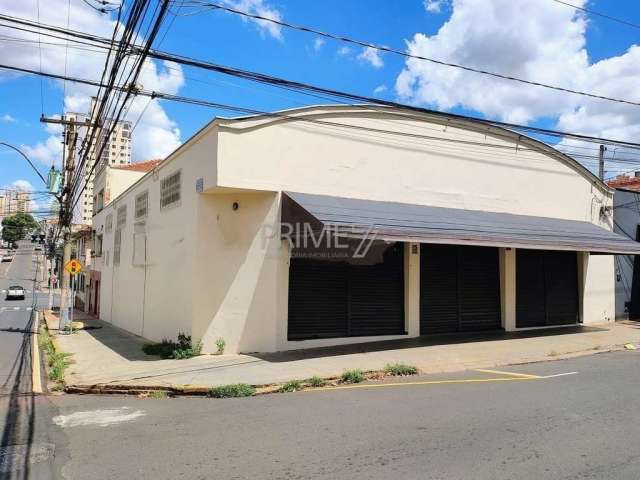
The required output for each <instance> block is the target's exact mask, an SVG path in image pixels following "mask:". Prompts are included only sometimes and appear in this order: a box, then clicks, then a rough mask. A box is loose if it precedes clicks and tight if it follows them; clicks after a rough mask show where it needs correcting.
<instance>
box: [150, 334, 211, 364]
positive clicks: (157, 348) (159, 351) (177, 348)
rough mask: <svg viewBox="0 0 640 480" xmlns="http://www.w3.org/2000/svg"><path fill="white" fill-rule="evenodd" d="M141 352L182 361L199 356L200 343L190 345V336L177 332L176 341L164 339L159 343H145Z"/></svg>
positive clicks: (200, 350)
mask: <svg viewBox="0 0 640 480" xmlns="http://www.w3.org/2000/svg"><path fill="white" fill-rule="evenodd" d="M142 351H143V352H144V353H146V354H147V355H158V356H160V357H162V358H174V359H178V360H181V359H184V358H191V357H195V356H198V355H200V353H201V352H202V342H198V343H196V344H195V345H192V344H191V336H190V335H185V334H184V333H182V332H178V341H177V342H173V341H171V340H167V339H166V338H164V339H163V340H162V341H161V342H160V343H145V344H144V345H143V346H142Z"/></svg>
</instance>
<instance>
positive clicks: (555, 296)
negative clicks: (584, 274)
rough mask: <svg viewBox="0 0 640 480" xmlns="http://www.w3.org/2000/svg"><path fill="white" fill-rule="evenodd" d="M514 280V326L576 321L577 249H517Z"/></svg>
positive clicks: (538, 325) (537, 325)
mask: <svg viewBox="0 0 640 480" xmlns="http://www.w3.org/2000/svg"><path fill="white" fill-rule="evenodd" d="M516 282H517V283H516V327H518V328H526V327H542V326H552V325H571V324H574V323H577V322H578V321H579V315H578V258H577V254H576V252H561V251H545V250H518V251H517V253H516Z"/></svg>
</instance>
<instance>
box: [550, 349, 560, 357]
mask: <svg viewBox="0 0 640 480" xmlns="http://www.w3.org/2000/svg"><path fill="white" fill-rule="evenodd" d="M558 355H562V354H561V353H560V352H558V351H556V350H551V351H550V352H549V354H548V356H550V357H557V356H558Z"/></svg>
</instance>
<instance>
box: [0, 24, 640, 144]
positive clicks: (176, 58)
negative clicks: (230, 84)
mask: <svg viewBox="0 0 640 480" xmlns="http://www.w3.org/2000/svg"><path fill="white" fill-rule="evenodd" d="M0 20H5V21H10V22H16V23H19V24H21V25H29V26H36V27H39V28H42V29H45V30H50V31H54V32H57V33H62V34H65V35H70V36H72V37H78V38H82V39H83V40H89V41H93V42H96V43H102V44H103V45H105V44H109V42H110V41H109V40H108V39H105V38H103V37H99V36H96V35H88V34H85V33H83V32H77V31H74V30H70V31H69V30H65V29H64V28H60V27H54V26H50V25H42V24H35V23H34V22H31V21H29V20H25V19H21V18H16V17H10V16H7V15H2V14H0ZM140 51H141V50H140V47H139V46H131V47H130V48H129V49H128V53H129V54H137V53H139V52H140ZM149 56H150V57H153V58H156V59H158V60H169V61H173V62H175V63H178V64H182V65H187V66H191V67H195V68H201V69H205V70H209V71H215V72H218V73H221V74H224V75H229V76H234V77H239V78H243V79H245V80H248V81H252V82H258V83H264V84H269V85H272V86H277V87H279V88H285V89H291V90H294V91H296V92H299V93H303V94H305V95H309V94H321V95H329V96H331V97H337V98H346V99H350V100H355V101H358V102H363V103H369V104H376V105H382V106H390V107H395V108H399V109H402V110H409V111H414V112H419V113H427V114H430V115H439V116H443V117H447V118H450V119H461V120H473V121H475V122H478V123H484V124H487V125H493V126H499V127H505V128H510V129H513V130H518V131H523V132H530V133H536V134H540V135H547V136H552V137H565V138H572V139H576V140H582V141H586V142H592V143H606V144H609V145H619V146H623V147H627V148H633V149H638V148H640V144H638V143H634V142H627V141H623V140H615V139H609V138H603V137H594V136H590V135H582V134H577V133H571V132H565V131H560V130H554V129H547V128H540V127H532V126H529V125H519V124H515V123H509V122H501V121H498V120H488V119H485V118H479V117H474V116H470V115H461V114H454V113H448V112H440V111H437V110H432V109H428V108H422V107H415V106H411V105H405V104H402V103H398V102H392V101H388V100H382V99H379V98H374V97H367V96H364V95H358V94H353V93H348V92H342V91H338V90H332V89H328V88H323V87H318V86H315V85H311V84H306V83H301V82H295V81H290V80H285V79H282V78H278V77H274V76H270V75H266V74H262V73H258V72H252V71H248V70H242V69H238V68H234V67H228V66H224V65H218V64H215V63H211V62H206V61H202V60H198V59H195V58H192V57H186V56H181V55H176V54H171V53H167V52H163V51H159V50H155V49H150V50H149ZM368 108H371V106H369V107H368Z"/></svg>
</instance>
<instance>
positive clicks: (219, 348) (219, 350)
mask: <svg viewBox="0 0 640 480" xmlns="http://www.w3.org/2000/svg"><path fill="white" fill-rule="evenodd" d="M226 346H227V342H225V341H224V338H219V339H217V340H216V354H217V355H222V354H223V353H224V349H225V347H226Z"/></svg>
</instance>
